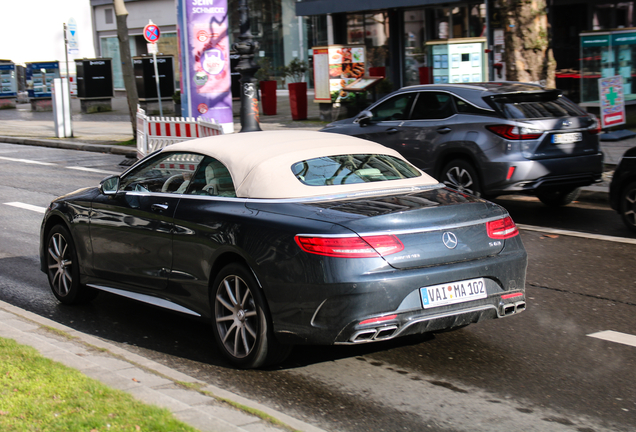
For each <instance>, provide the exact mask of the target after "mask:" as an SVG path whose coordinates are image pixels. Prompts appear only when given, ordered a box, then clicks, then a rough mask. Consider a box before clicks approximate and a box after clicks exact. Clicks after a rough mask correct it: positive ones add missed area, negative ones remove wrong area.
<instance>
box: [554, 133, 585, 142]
mask: <svg viewBox="0 0 636 432" xmlns="http://www.w3.org/2000/svg"><path fill="white" fill-rule="evenodd" d="M582 140H583V134H581V132H571V133H562V134H554V135H552V144H568V143H575V142H579V141H582Z"/></svg>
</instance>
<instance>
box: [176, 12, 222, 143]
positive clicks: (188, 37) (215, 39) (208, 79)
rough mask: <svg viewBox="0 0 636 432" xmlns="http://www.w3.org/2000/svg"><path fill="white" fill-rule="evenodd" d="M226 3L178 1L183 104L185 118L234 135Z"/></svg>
mask: <svg viewBox="0 0 636 432" xmlns="http://www.w3.org/2000/svg"><path fill="white" fill-rule="evenodd" d="M227 18H228V17H227V0H177V19H178V24H177V25H178V34H179V44H180V63H181V71H182V73H181V105H182V110H183V115H184V116H186V117H195V118H199V117H203V118H206V119H214V120H216V121H217V122H218V123H220V124H221V125H222V126H223V131H224V133H232V132H234V123H233V120H232V92H231V76H230V48H229V40H228V25H227Z"/></svg>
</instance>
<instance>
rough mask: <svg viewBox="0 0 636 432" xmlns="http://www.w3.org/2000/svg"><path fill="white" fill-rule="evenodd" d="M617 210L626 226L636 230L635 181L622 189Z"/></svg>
mask: <svg viewBox="0 0 636 432" xmlns="http://www.w3.org/2000/svg"><path fill="white" fill-rule="evenodd" d="M619 212H620V214H621V217H622V218H623V222H625V225H626V226H627V228H629V229H630V230H632V231H636V182H631V183H630V184H628V185H627V186H626V187H625V188H624V189H623V191H622V193H621V200H620V203H619Z"/></svg>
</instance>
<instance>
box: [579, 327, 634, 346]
mask: <svg viewBox="0 0 636 432" xmlns="http://www.w3.org/2000/svg"><path fill="white" fill-rule="evenodd" d="M588 336H589V337H593V338H597V339H603V340H606V341H610V342H616V343H619V344H623V345H629V346H633V347H636V336H634V335H630V334H627V333H620V332H617V331H612V330H606V331H602V332H597V333H592V334H589V335H588Z"/></svg>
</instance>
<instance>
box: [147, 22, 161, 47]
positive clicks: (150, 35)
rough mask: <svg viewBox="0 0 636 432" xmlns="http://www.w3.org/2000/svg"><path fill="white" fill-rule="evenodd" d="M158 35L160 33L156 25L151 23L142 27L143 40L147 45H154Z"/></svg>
mask: <svg viewBox="0 0 636 432" xmlns="http://www.w3.org/2000/svg"><path fill="white" fill-rule="evenodd" d="M160 35H161V32H160V31H159V27H158V26H157V25H156V24H153V23H152V21H150V23H149V24H146V27H144V38H145V39H146V40H147V41H148V42H149V43H156V42H157V41H158V40H159V36H160Z"/></svg>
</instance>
